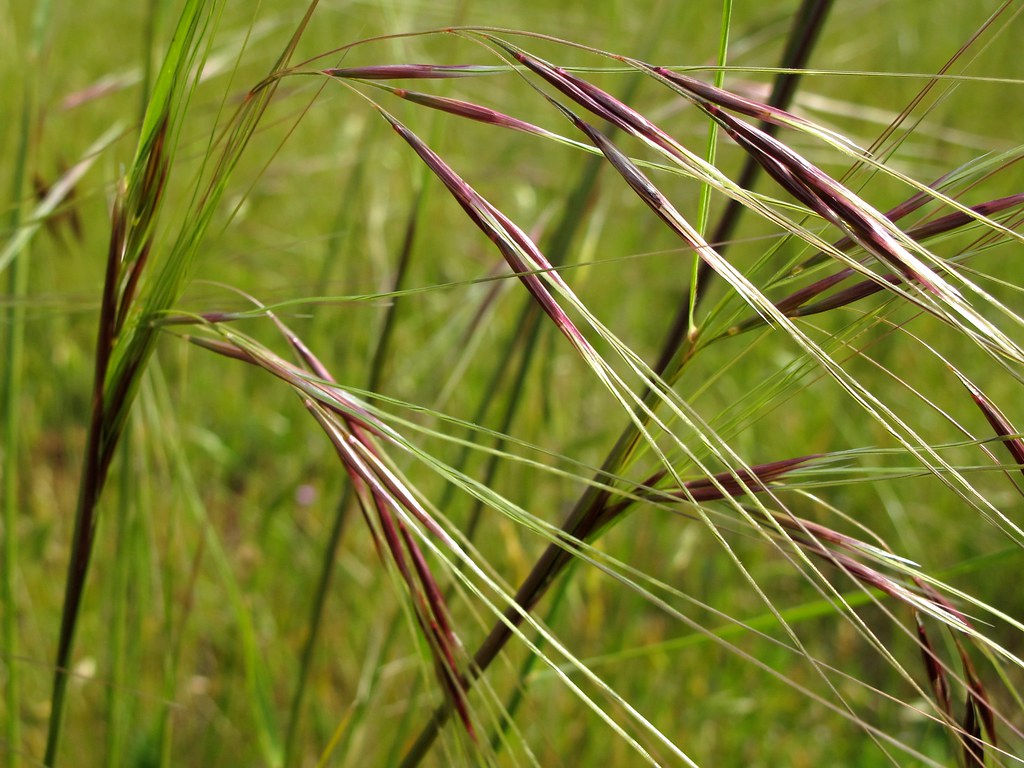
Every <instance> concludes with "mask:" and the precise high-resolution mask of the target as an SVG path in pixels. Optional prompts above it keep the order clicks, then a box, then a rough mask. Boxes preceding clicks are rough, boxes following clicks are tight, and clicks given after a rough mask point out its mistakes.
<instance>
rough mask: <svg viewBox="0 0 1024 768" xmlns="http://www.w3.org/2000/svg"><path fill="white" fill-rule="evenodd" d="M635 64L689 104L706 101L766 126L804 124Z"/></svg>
mask: <svg viewBox="0 0 1024 768" xmlns="http://www.w3.org/2000/svg"><path fill="white" fill-rule="evenodd" d="M637 63H638V64H639V65H640V66H642V67H643V68H645V69H647V70H648V71H650V72H654V73H655V74H657V75H659V76H660V77H661V78H664V80H666V81H668V83H669V84H670V85H671V86H673V87H674V90H676V92H677V93H681V94H682V95H683V96H685V97H686V98H687V99H689V100H690V101H694V102H710V103H712V104H716V105H717V106H719V107H724V108H725V109H731V110H732V111H733V112H739V113H740V114H741V115H746V116H747V117H753V118H755V119H757V120H762V121H764V122H766V123H775V124H777V125H785V124H787V123H790V124H792V123H803V122H806V121H804V120H803V119H801V118H799V117H797V116H796V115H794V114H792V113H791V112H787V111H786V110H784V109H779V108H778V107H773V106H770V105H768V104H765V103H763V102H760V101H757V100H755V99H748V98H746V97H744V96H739V95H737V94H735V93H731V92H730V91H726V90H724V89H723V88H718V87H716V86H714V85H710V84H709V83H705V82H703V81H701V80H697V79H696V78H693V77H688V76H687V75H683V74H680V73H678V72H673V71H672V70H670V69H666V68H665V67H655V66H652V65H650V64H644V63H643V62H637Z"/></svg>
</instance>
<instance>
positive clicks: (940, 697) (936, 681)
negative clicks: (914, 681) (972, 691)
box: [914, 613, 953, 718]
mask: <svg viewBox="0 0 1024 768" xmlns="http://www.w3.org/2000/svg"><path fill="white" fill-rule="evenodd" d="M914 622H915V624H916V625H917V639H918V643H919V647H920V649H921V657H922V659H923V660H924V666H925V669H926V670H927V672H928V683H929V684H930V685H931V688H932V692H933V693H934V694H935V700H936V701H937V702H938V704H939V707H940V709H941V710H942V711H943V712H944V713H945V714H946V715H947V716H949V717H951V718H952V716H953V706H952V703H951V700H950V695H949V679H948V677H947V676H946V668H945V667H944V666H943V664H942V662H941V661H940V660H939V657H938V654H936V653H935V646H933V645H932V641H931V638H929V637H928V632H927V631H926V630H925V627H924V622H923V621H922V620H921V617H920V615H918V614H916V613H915V615H914Z"/></svg>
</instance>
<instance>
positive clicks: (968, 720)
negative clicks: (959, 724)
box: [956, 642, 998, 765]
mask: <svg viewBox="0 0 1024 768" xmlns="http://www.w3.org/2000/svg"><path fill="white" fill-rule="evenodd" d="M956 647H957V651H958V652H959V654H960V665H961V667H962V668H963V674H964V681H965V682H966V683H967V702H966V711H965V713H964V731H965V732H966V733H967V734H969V735H970V736H971V737H972V738H971V739H969V740H967V739H965V742H964V751H965V753H966V752H967V751H968V750H974V751H976V752H977V754H978V755H979V756H980V757H982V758H984V752H983V749H982V748H983V742H982V741H981V738H980V737H981V727H982V726H984V728H985V733H987V734H988V740H989V743H990V744H991V745H992V746H993V747H995V746H998V741H997V738H996V718H995V713H994V711H993V709H992V704H991V703H989V700H988V694H987V693H986V692H985V686H983V685H982V684H981V678H979V677H978V673H977V671H976V670H975V669H974V663H973V662H972V661H971V657H970V656H968V655H967V651H966V650H965V649H964V647H963V645H962V644H960V643H959V642H957V644H956ZM969 726H970V727H969ZM981 764H982V765H984V760H983V759H982V761H981Z"/></svg>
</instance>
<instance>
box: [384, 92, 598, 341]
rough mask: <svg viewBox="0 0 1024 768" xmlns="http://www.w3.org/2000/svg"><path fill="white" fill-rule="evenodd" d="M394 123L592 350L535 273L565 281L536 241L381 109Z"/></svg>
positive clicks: (561, 323)
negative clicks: (529, 260) (535, 243)
mask: <svg viewBox="0 0 1024 768" xmlns="http://www.w3.org/2000/svg"><path fill="white" fill-rule="evenodd" d="M381 114H383V116H384V117H385V119H387V120H388V122H390V123H391V125H392V127H393V128H394V129H395V131H396V132H397V133H398V135H399V136H401V137H402V138H403V139H405V141H406V143H407V144H409V146H410V147H412V148H413V150H414V151H415V152H416V154H418V155H419V156H420V158H421V159H422V160H423V162H425V163H426V164H427V167H428V168H430V170H431V171H433V172H434V175H435V176H437V177H438V178H439V179H440V180H441V181H442V182H443V183H444V185H445V186H446V187H447V188H448V191H449V192H450V193H451V194H452V196H453V197H454V198H455V200H456V201H457V202H458V203H459V205H461V206H462V209H463V210H464V211H465V212H466V214H467V215H468V216H469V218H470V220H471V221H472V222H473V223H474V224H476V226H477V227H478V228H479V229H480V230H481V231H482V232H483V233H484V234H485V235H487V237H488V238H490V240H491V242H493V243H494V244H495V246H496V247H497V248H498V250H499V251H500V252H501V254H502V256H503V257H504V258H505V261H506V262H507V263H508V265H509V266H510V267H511V268H512V271H513V272H515V273H516V275H517V276H518V278H519V280H520V282H522V283H523V285H524V286H526V288H527V290H528V291H529V292H530V294H531V295H532V296H533V297H534V299H535V300H536V301H537V303H538V304H539V305H540V307H541V309H543V310H544V312H545V313H546V314H547V315H548V317H550V318H551V319H552V320H553V321H554V323H555V325H556V326H557V327H558V329H559V330H560V331H561V332H562V334H563V335H565V336H566V338H568V339H569V341H570V342H571V343H572V344H573V346H575V347H576V348H577V349H579V350H581V351H582V350H590V344H589V342H587V340H586V339H585V338H584V336H583V334H582V333H580V331H579V329H578V328H577V327H576V326H575V325H574V324H573V322H572V320H570V319H569V316H568V315H567V314H566V313H565V311H564V310H563V309H562V308H561V307H560V306H559V305H558V302H556V301H555V299H554V297H553V296H552V295H551V293H550V292H549V291H548V289H547V287H546V286H545V285H544V282H543V280H541V278H540V276H539V275H537V274H534V273H535V272H536V271H537V270H538V269H539V270H541V271H544V272H545V273H546V276H547V279H548V280H550V281H552V282H554V283H556V284H558V285H561V286H565V283H564V281H562V278H561V277H560V276H559V275H558V273H557V272H556V271H555V270H554V267H553V266H552V265H551V263H550V262H549V261H548V260H547V258H546V257H545V256H544V254H542V253H541V252H540V250H539V249H538V248H537V246H536V245H534V243H533V241H532V240H530V238H529V237H527V236H526V233H524V232H523V231H522V230H521V229H520V228H519V227H517V226H516V225H515V224H514V223H513V222H512V221H511V220H510V219H509V218H508V217H507V216H505V214H503V213H502V212H501V211H499V210H498V209H497V208H495V207H494V206H493V205H491V204H490V203H489V202H488V201H487V200H486V199H484V198H483V196H481V195H480V194H479V193H478V192H477V191H476V190H475V189H473V187H471V186H470V185H469V184H467V183H466V182H465V181H464V180H463V179H462V177H460V176H459V175H458V174H457V173H456V172H455V171H454V170H453V169H452V168H451V167H450V166H449V165H448V164H447V163H446V162H445V161H444V160H442V159H441V157H440V156H439V155H438V154H437V153H436V152H434V151H433V150H432V149H430V148H429V147H428V146H427V145H426V144H425V143H424V142H423V141H422V140H421V139H420V138H419V137H418V136H417V135H416V134H414V133H413V132H412V131H410V130H409V129H408V128H406V127H405V126H404V125H402V124H401V123H400V122H398V121H397V120H395V119H394V118H393V117H391V116H390V115H388V114H387V113H386V112H383V111H382V113H381ZM524 254H526V255H528V257H529V258H530V259H531V260H532V261H533V264H530V263H527V261H526V260H524V257H523V255H524ZM535 265H536V266H535Z"/></svg>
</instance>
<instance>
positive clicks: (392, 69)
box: [321, 64, 480, 80]
mask: <svg viewBox="0 0 1024 768" xmlns="http://www.w3.org/2000/svg"><path fill="white" fill-rule="evenodd" d="M321 71H322V72H323V73H324V74H325V75H327V76H328V77H337V78H339V79H343V80H440V79H446V78H452V77H471V76H473V75H476V74H479V73H480V67H477V66H475V65H472V64H381V65H378V66H372V67H336V68H331V69H324V70H321Z"/></svg>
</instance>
